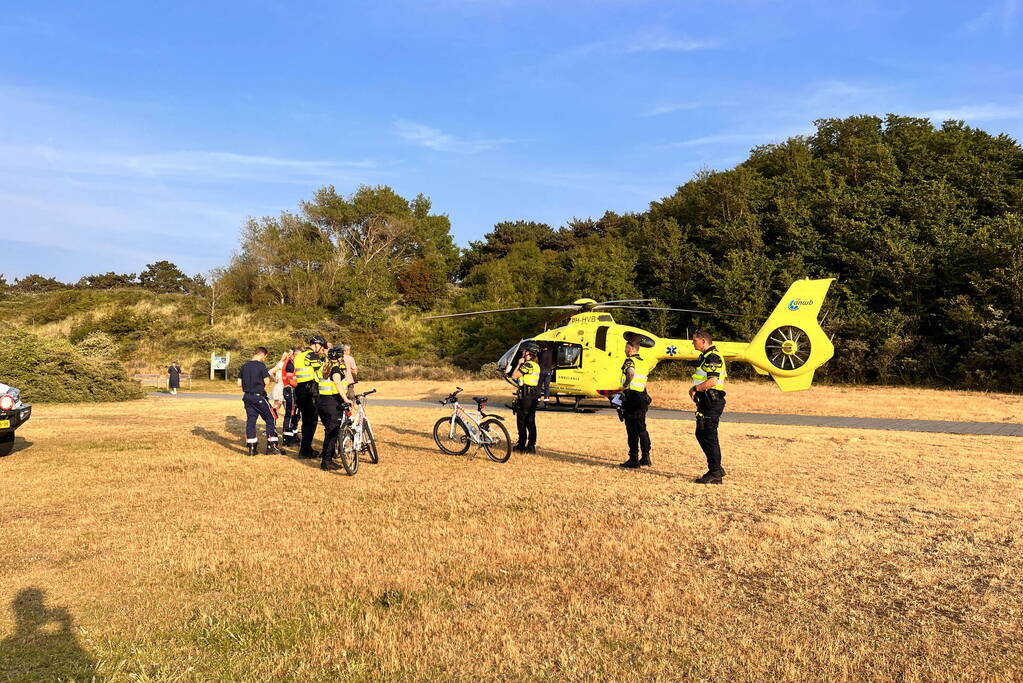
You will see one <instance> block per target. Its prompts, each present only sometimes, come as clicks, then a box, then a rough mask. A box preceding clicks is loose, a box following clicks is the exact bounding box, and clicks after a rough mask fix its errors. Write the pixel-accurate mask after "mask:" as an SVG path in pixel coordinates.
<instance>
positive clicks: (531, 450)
mask: <svg viewBox="0 0 1023 683" xmlns="http://www.w3.org/2000/svg"><path fill="white" fill-rule="evenodd" d="M523 452H525V453H536V446H526V449H525V451H523Z"/></svg>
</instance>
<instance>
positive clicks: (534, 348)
mask: <svg viewBox="0 0 1023 683" xmlns="http://www.w3.org/2000/svg"><path fill="white" fill-rule="evenodd" d="M522 350H523V351H529V352H530V353H531V354H533V355H534V356H535V355H536V354H538V353H540V345H539V344H537V343H536V342H535V341H527V342H526V343H525V344H523V345H522Z"/></svg>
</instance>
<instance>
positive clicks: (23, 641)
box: [0, 588, 98, 681]
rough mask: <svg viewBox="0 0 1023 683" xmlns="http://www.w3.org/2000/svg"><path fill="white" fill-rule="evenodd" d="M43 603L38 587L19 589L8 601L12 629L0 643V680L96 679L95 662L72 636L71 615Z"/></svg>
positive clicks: (60, 608)
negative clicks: (14, 596) (12, 623)
mask: <svg viewBox="0 0 1023 683" xmlns="http://www.w3.org/2000/svg"><path fill="white" fill-rule="evenodd" d="M45 602H46V594H45V593H44V592H43V591H42V590H40V589H38V588H25V589H23V590H22V591H20V592H19V593H18V595H17V597H16V598H14V601H13V602H11V609H12V610H13V611H14V623H15V626H14V633H12V634H11V635H9V636H7V637H6V638H4V639H3V640H2V641H0V680H10V681H27V680H47V681H53V680H75V681H91V680H98V677H97V674H96V662H95V661H93V659H92V657H90V656H89V654H88V653H87V652H86V651H85V650H84V649H83V648H82V646H81V645H79V644H78V638H77V637H75V633H74V629H73V628H72V623H71V614H70V613H69V612H68V611H67V609H65V608H64V607H47V606H46V604H45Z"/></svg>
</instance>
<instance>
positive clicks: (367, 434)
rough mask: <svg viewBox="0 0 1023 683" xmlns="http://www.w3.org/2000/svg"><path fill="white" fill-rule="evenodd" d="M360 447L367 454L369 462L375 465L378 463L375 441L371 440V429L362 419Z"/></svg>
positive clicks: (367, 421) (367, 422) (366, 420)
mask: <svg viewBox="0 0 1023 683" xmlns="http://www.w3.org/2000/svg"><path fill="white" fill-rule="evenodd" d="M362 447H363V448H365V449H366V452H367V453H368V454H369V461H370V462H371V463H373V464H374V465H376V464H377V463H378V462H380V455H379V454H378V453H377V440H376V439H374V438H373V427H372V426H370V424H369V420H368V419H366V418H362Z"/></svg>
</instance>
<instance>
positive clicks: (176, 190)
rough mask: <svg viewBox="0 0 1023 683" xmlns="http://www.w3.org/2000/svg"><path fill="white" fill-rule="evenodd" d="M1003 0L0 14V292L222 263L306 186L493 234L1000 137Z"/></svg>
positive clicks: (1014, 130) (468, 231)
mask: <svg viewBox="0 0 1023 683" xmlns="http://www.w3.org/2000/svg"><path fill="white" fill-rule="evenodd" d="M1021 23H1023V0H991V1H987V0H981V2H980V3H965V2H946V1H931V2H900V1H899V0H887V1H884V2H875V1H873V0H862V1H854V2H843V3H837V2H836V3H833V2H821V1H820V0H817V1H815V2H783V1H779V0H775V1H773V2H767V1H758V0H748V1H741V0H735V1H728V0H717V1H697V0H693V1H687V0H677V1H668V0H649V1H646V0H588V1H586V2H574V1H569V0H566V1H562V2H558V1H556V0H546V1H543V2H540V1H536V2H534V1H532V0H418V1H416V2H388V1H386V0H380V1H378V2H360V1H351V2H322V1H320V0H306V1H305V2H301V3H294V2H284V1H283V0H280V1H278V0H249V1H248V2H244V3H241V2H237V3H236V2H219V1H217V0H206V1H205V2H201V3H200V2H191V1H189V0H175V1H174V2H162V3H156V2H134V3H128V2H120V3H112V2H99V1H94V2H82V3H72V2H66V1H65V2H50V1H48V0H33V2H10V1H8V0H0V225H2V226H3V237H4V240H3V246H2V250H3V251H2V252H0V253H2V254H3V258H2V261H0V272H2V273H5V274H6V276H7V278H8V280H10V279H13V277H18V276H23V275H25V274H27V273H32V272H39V273H43V274H45V275H50V276H56V277H59V278H62V279H70V280H75V279H77V278H78V277H80V276H82V275H85V274H91V273H99V272H106V271H109V270H115V271H118V272H137V271H139V270H140V269H142V268H144V266H145V264H146V263H149V262H152V261H155V260H158V259H169V260H171V261H174V262H175V263H178V264H179V265H180V266H181V267H182V268H183V269H184V270H185V271H186V272H189V273H195V272H200V271H204V270H207V269H209V268H211V267H214V266H217V265H222V264H225V263H226V262H227V260H228V259H229V257H230V254H231V252H232V250H233V249H234V248H235V247H236V245H237V238H238V233H239V229H240V227H241V225H242V222H243V221H244V220H245V218H246V217H247V216H253V215H254V216H259V215H265V214H277V213H279V212H280V211H282V210H291V209H294V208H295V207H296V206H297V204H298V202H299V201H300V200H302V199H305V198H308V197H309V196H310V195H311V193H312V192H313V190H314V189H316V188H317V187H319V186H321V185H324V184H328V183H331V184H334V185H335V186H336V187H337V188H338V190H339V191H341V192H344V193H348V192H351V191H352V190H354V189H355V187H356V186H357V185H359V184H387V185H391V186H392V187H394V188H395V189H396V190H397V191H399V192H400V193H402V194H404V195H406V196H408V197H411V196H414V195H415V194H417V193H419V192H422V193H424V194H426V195H427V196H429V197H431V198H432V199H433V202H434V209H435V210H436V211H439V212H442V213H447V214H448V215H450V216H451V220H452V224H453V232H454V235H455V238H456V240H457V241H458V242H459V243H461V244H463V245H465V244H466V243H467V242H468V241H469V240H471V239H478V238H479V237H480V236H482V235H483V233H485V232H487V231H488V230H489V229H490V228H491V226H492V225H493V224H494V223H495V222H498V221H502V220H514V219H528V220H538V221H545V222H547V223H550V224H552V225H554V226H559V225H562V224H564V222H565V221H567V220H570V219H571V218H573V217H580V218H584V217H588V216H594V217H596V216H600V215H601V214H603V212H604V211H605V210H614V211H618V212H626V211H641V210H643V209H645V208H646V206H647V204H648V203H649V202H650V201H651V200H655V199H657V198H659V197H662V196H665V195H668V194H671V193H672V192H673V191H674V189H675V188H676V187H677V186H678V185H680V184H682V183H684V182H685V181H686V180H688V179H690V178H691V177H692V175H693V173H695V172H697V171H699V170H701V169H704V168H713V169H725V168H729V167H731V166H733V165H734V164H736V163H738V162H739V161H741V160H743V159H744V158H745V157H746V154H747V152H748V150H749V149H750V148H751V147H753V146H755V145H758V144H763V143H767V142H776V141H779V140H782V139H784V138H785V137H787V136H790V135H795V134H799V133H805V132H808V131H809V130H810V129H811V127H812V124H811V122H812V121H813V119H815V118H820V117H828V116H846V115H850V114H858V113H874V114H882V115H883V114H885V113H887V112H895V113H900V114H910V115H919V116H930V117H932V118H934V119H935V120H936V121H940V120H943V119H946V118H957V119H965V120H966V121H967V122H968V123H970V124H972V125H976V126H979V127H982V128H985V129H987V130H990V131H992V132H1005V133H1008V134H1009V135H1011V136H1013V137H1014V138H1016V139H1017V140H1019V139H1020V138H1021V137H1023V50H1021V49H1020V47H1019V45H1020V44H1021V43H1023V36H1021V30H1020V25H1021Z"/></svg>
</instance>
